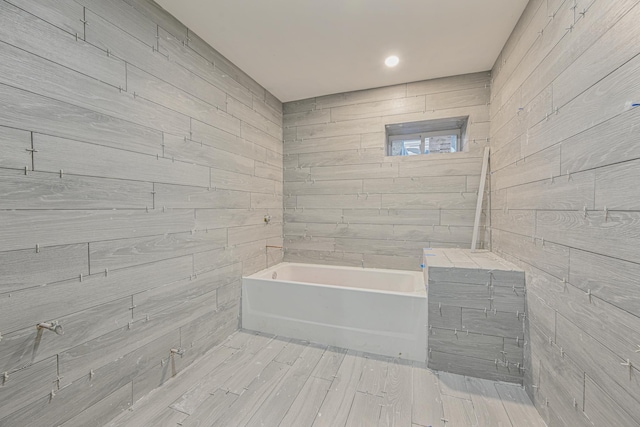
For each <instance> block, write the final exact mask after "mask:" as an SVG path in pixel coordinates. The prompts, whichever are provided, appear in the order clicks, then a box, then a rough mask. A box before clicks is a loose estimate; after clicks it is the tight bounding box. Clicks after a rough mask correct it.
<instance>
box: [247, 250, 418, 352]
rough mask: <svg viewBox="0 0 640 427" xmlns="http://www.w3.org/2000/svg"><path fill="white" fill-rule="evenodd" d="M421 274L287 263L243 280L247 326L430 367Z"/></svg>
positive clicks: (255, 329) (251, 328)
mask: <svg viewBox="0 0 640 427" xmlns="http://www.w3.org/2000/svg"><path fill="white" fill-rule="evenodd" d="M426 323H427V295H426V291H425V286H424V279H423V275H422V273H421V272H412V271H398V270H379V269H370V268H366V269H365V268H356V267H337V266H324V265H313V264H294V263H286V262H285V263H281V264H278V265H276V266H274V267H271V268H268V269H266V270H262V271H260V272H258V273H256V274H253V275H251V276H248V277H244V278H243V280H242V327H243V328H244V329H250V330H254V331H260V332H266V333H271V334H276V335H280V336H284V337H289V338H298V339H302V340H308V341H313V342H317V343H321V344H326V345H333V346H337V347H342V348H348V349H353V350H359V351H365V352H368V353H375V354H380V355H384V356H392V357H400V358H403V359H408V360H417V361H421V362H424V361H425V360H426V355H427V333H426Z"/></svg>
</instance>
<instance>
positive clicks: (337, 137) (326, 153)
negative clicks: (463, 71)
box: [284, 72, 491, 270]
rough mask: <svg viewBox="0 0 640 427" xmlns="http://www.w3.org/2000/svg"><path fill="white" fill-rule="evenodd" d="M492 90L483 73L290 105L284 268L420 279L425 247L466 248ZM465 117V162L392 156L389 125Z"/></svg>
mask: <svg viewBox="0 0 640 427" xmlns="http://www.w3.org/2000/svg"><path fill="white" fill-rule="evenodd" d="M490 90H491V88H490V75H489V73H488V72H487V73H477V74H469V75H464V76H457V77H448V78H442V79H436V80H429V81H422V82H416V83H409V84H402V85H397V86H391V87H384V88H378V89H371V90H363V91H359V92H351V93H342V94H337V95H328V96H323V97H318V98H312V99H305V100H301V101H295V102H290V103H286V104H285V105H284V169H285V170H284V175H285V183H284V217H285V225H284V234H285V243H284V244H285V260H286V261H294V262H309V263H326V264H339V265H355V266H364V267H374V268H397V269H406V270H419V269H420V264H421V257H422V248H424V247H429V246H433V247H459V246H460V247H470V246H471V235H472V231H473V221H474V215H475V208H476V203H477V194H476V193H477V191H478V187H479V182H480V173H481V168H482V152H483V148H484V147H485V146H486V145H487V143H488V142H487V141H488V137H489V123H488V120H489V106H488V101H489V93H490ZM459 116H469V125H468V133H467V141H466V149H465V151H466V152H464V153H447V154H432V155H427V156H412V157H389V156H387V155H386V149H385V125H387V124H393V123H404V122H413V121H420V120H428V119H438V118H446V117H459ZM485 200H486V199H485ZM482 225H483V226H484V221H483V223H482ZM481 237H482V234H481ZM481 241H482V238H481Z"/></svg>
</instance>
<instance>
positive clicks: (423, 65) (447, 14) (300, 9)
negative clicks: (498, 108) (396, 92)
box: [156, 0, 528, 102]
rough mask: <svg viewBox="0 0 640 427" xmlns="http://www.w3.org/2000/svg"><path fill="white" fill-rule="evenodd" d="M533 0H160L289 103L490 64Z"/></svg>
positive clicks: (468, 71) (190, 26) (197, 32)
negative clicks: (393, 59) (389, 61)
mask: <svg viewBox="0 0 640 427" xmlns="http://www.w3.org/2000/svg"><path fill="white" fill-rule="evenodd" d="M527 1H528V0H156V2H158V3H159V4H160V5H161V6H162V7H164V8H165V9H166V10H167V11H169V12H170V13H171V14H172V15H174V16H175V17H176V18H178V19H179V20H180V21H182V22H183V23H184V24H185V25H186V26H188V27H189V28H190V29H192V30H193V31H194V32H195V33H196V34H198V35H199V36H200V37H202V38H203V39H205V40H206V41H207V42H208V43H209V44H210V45H211V46H213V47H214V48H215V49H216V50H218V51H219V52H220V53H222V54H223V55H225V56H226V57H227V58H228V59H229V60H231V61H232V62H234V63H235V64H236V65H237V66H239V67H240V68H241V69H242V70H243V71H244V72H246V73H247V74H249V75H250V76H251V77H253V78H254V79H255V80H256V81H257V82H258V83H260V84H261V85H263V86H264V87H265V88H266V89H267V90H269V91H270V92H271V93H272V94H274V95H275V96H276V97H278V98H279V99H280V100H281V101H283V102H287V101H293V100H298V99H304V98H310V97H314V96H320V95H326V94H331V93H341V92H347V91H352V90H358V89H368V88H373V87H380V86H387V85H393V84H398V83H406V82H412V81H418V80H425V79H431V78H436V77H444V76H453V75H458V74H466V73H472V72H477V71H486V70H489V69H491V67H492V66H493V63H494V61H495V60H496V58H497V57H498V54H499V53H500V50H501V49H502V47H503V46H504V43H505V42H506V40H507V38H508V37H509V34H510V33H511V31H512V30H513V28H514V26H515V24H516V22H517V20H518V18H519V17H520V15H521V14H522V11H523V10H524V7H525V6H526V4H527ZM392 54H394V55H397V56H399V57H400V65H398V66H397V67H395V68H392V69H390V68H387V67H386V66H385V65H384V59H385V58H386V57H387V56H389V55H392Z"/></svg>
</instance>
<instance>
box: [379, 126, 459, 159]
mask: <svg viewBox="0 0 640 427" xmlns="http://www.w3.org/2000/svg"><path fill="white" fill-rule="evenodd" d="M451 135H455V137H456V151H452V153H458V152H459V151H461V150H460V148H461V147H460V145H461V144H460V139H461V136H462V130H461V129H451V130H437V131H426V132H420V133H411V134H406V135H389V136H388V137H387V156H392V157H403V156H394V155H393V154H391V151H392V145H393V143H394V142H395V141H406V140H409V139H414V140H417V139H419V140H420V153H419V154H442V153H431V150H429V153H426V152H425V149H426V142H425V139H428V138H432V137H435V136H451Z"/></svg>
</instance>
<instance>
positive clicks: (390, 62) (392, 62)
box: [384, 55, 400, 67]
mask: <svg viewBox="0 0 640 427" xmlns="http://www.w3.org/2000/svg"><path fill="white" fill-rule="evenodd" d="M399 62H400V58H398V57H397V56H395V55H392V56H390V57H388V58H387V59H385V60H384V63H385V65H386V66H387V67H395V66H396V65H398V63H399Z"/></svg>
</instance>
